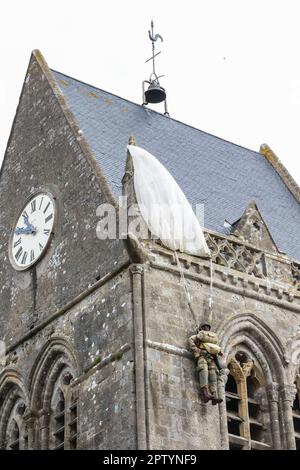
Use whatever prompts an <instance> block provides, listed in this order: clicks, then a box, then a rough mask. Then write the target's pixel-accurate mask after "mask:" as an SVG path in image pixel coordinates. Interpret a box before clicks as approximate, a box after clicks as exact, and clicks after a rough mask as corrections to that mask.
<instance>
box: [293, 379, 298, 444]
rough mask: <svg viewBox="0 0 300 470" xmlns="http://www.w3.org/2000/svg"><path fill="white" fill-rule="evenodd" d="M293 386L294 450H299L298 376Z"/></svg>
mask: <svg viewBox="0 0 300 470" xmlns="http://www.w3.org/2000/svg"><path fill="white" fill-rule="evenodd" d="M295 384H296V387H297V393H296V396H295V400H294V403H293V424H294V433H295V442H296V449H297V450H300V375H297V378H296V382H295Z"/></svg>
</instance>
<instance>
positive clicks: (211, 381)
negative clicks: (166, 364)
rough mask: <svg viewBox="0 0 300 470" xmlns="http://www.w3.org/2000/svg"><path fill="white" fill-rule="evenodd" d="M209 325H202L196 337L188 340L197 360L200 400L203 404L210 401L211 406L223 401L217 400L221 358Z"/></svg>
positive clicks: (219, 349) (215, 338)
mask: <svg viewBox="0 0 300 470" xmlns="http://www.w3.org/2000/svg"><path fill="white" fill-rule="evenodd" d="M210 328H211V327H210V325H209V324H208V323H204V324H203V325H201V326H200V327H199V329H198V332H197V334H196V335H193V336H191V337H190V338H189V346H190V349H191V350H192V351H193V353H194V357H195V359H196V360H197V371H198V372H199V382H200V398H201V400H202V401H203V402H204V403H207V402H208V401H209V400H211V402H212V404H213V405H216V404H217V403H221V402H222V401H223V400H222V399H221V398H217V374H216V372H217V366H218V368H220V366H219V363H218V355H219V356H223V353H222V352H221V348H220V346H218V342H219V340H218V337H217V335H216V334H215V333H213V332H212V331H210Z"/></svg>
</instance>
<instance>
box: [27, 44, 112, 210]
mask: <svg viewBox="0 0 300 470" xmlns="http://www.w3.org/2000/svg"><path fill="white" fill-rule="evenodd" d="M32 55H33V56H34V58H35V60H36V61H37V63H38V65H39V67H40V68H41V70H42V72H43V74H44V75H45V77H46V79H47V80H48V83H49V85H50V87H51V88H52V91H53V93H54V95H55V96H56V98H57V100H58V103H59V105H60V107H61V109H62V111H63V113H64V115H65V118H66V120H67V122H68V124H69V126H70V128H71V129H72V131H73V133H74V136H75V139H76V141H77V143H78V145H79V147H80V148H81V151H82V153H83V155H84V156H85V158H86V160H87V162H88V164H89V165H90V166H91V167H92V169H93V172H94V174H95V176H96V178H97V180H98V182H99V184H100V187H101V190H102V191H103V192H104V195H105V197H106V199H107V202H109V203H110V204H112V205H113V206H114V207H117V205H118V204H117V200H116V198H115V195H114V193H113V191H112V188H111V187H110V184H109V182H108V180H107V178H106V176H105V175H104V173H103V172H102V170H101V168H100V166H99V164H98V163H97V161H96V158H95V156H94V154H93V152H92V149H91V148H90V146H89V144H88V142H87V140H86V138H85V137H84V135H83V133H82V130H81V129H80V126H79V124H78V123H77V121H76V119H75V116H74V114H73V112H72V111H71V109H70V108H69V105H68V104H67V101H66V99H65V97H64V95H63V92H62V91H61V89H60V88H59V85H58V83H57V81H56V79H55V77H54V75H53V73H52V71H51V69H50V68H49V66H48V64H47V62H46V60H45V59H44V57H43V55H42V53H41V52H40V51H39V50H38V49H35V50H33V51H32Z"/></svg>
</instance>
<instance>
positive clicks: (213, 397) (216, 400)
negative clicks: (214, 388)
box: [211, 392, 223, 405]
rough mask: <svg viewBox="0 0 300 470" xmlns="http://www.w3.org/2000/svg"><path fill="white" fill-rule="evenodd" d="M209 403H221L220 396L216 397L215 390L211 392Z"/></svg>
mask: <svg viewBox="0 0 300 470" xmlns="http://www.w3.org/2000/svg"><path fill="white" fill-rule="evenodd" d="M211 394H212V395H211V403H212V405H217V404H218V403H222V401H223V400H222V398H218V397H217V394H216V392H211Z"/></svg>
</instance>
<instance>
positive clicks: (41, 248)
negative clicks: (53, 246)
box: [39, 243, 44, 251]
mask: <svg viewBox="0 0 300 470" xmlns="http://www.w3.org/2000/svg"><path fill="white" fill-rule="evenodd" d="M39 247H40V250H41V251H42V250H43V249H44V247H43V245H42V244H41V243H39Z"/></svg>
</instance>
